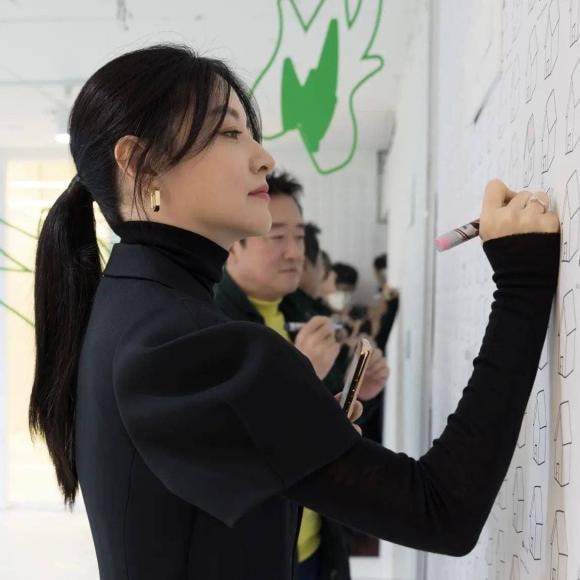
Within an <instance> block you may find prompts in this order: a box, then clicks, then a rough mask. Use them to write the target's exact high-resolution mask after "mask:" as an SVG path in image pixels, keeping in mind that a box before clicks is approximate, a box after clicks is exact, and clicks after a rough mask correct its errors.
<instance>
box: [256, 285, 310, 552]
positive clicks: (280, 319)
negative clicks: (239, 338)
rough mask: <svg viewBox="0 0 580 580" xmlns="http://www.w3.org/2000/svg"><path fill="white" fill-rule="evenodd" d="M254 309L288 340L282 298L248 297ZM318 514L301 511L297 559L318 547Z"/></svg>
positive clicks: (269, 325)
mask: <svg viewBox="0 0 580 580" xmlns="http://www.w3.org/2000/svg"><path fill="white" fill-rule="evenodd" d="M248 298H249V300H250V302H251V303H252V304H253V305H254V307H255V308H256V310H257V311H258V312H259V313H260V314H261V316H262V318H263V319H264V323H265V324H266V326H268V327H269V328H271V329H272V330H275V331H276V332H277V333H278V334H280V335H281V336H282V337H283V338H285V339H286V340H288V341H290V336H289V335H288V332H286V329H285V328H284V323H285V322H286V321H285V320H284V315H283V314H282V313H281V312H280V309H279V308H278V307H279V306H280V302H282V300H274V301H270V300H258V299H257V298H252V297H250V296H249V297H248ZM320 526H321V520H320V516H319V515H318V514H317V513H316V512H313V511H312V510H309V509H308V508H304V511H303V513H302V523H301V524H300V532H299V534H298V561H299V562H304V560H307V559H308V558H310V556H312V555H313V554H314V553H315V552H316V551H317V550H318V548H319V547H320Z"/></svg>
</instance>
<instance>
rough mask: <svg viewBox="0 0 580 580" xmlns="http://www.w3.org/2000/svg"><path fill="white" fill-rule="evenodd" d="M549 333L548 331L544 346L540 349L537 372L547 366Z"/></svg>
mask: <svg viewBox="0 0 580 580" xmlns="http://www.w3.org/2000/svg"><path fill="white" fill-rule="evenodd" d="M549 335H550V331H549V330H548V335H547V336H546V340H544V346H543V347H542V354H541V355H540V362H539V363H538V370H540V371H543V370H544V369H545V368H546V367H547V366H548V336H549Z"/></svg>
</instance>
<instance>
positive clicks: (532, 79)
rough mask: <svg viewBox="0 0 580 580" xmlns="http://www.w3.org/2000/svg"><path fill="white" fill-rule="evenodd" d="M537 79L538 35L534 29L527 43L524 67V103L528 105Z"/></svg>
mask: <svg viewBox="0 0 580 580" xmlns="http://www.w3.org/2000/svg"><path fill="white" fill-rule="evenodd" d="M537 77H538V34H537V32H536V27H535V26H534V27H533V28H532V32H531V33H530V40H529V41H528V66H527V67H526V103H529V102H530V101H531V100H532V97H533V96H534V91H535V90H536V81H537Z"/></svg>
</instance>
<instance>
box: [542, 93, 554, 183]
mask: <svg viewBox="0 0 580 580" xmlns="http://www.w3.org/2000/svg"><path fill="white" fill-rule="evenodd" d="M556 121H557V113H556V93H555V92H554V91H553V90H552V92H551V93H550V96H549V97H548V100H547V101H546V111H545V113H544V128H543V130H542V163H541V166H542V169H541V171H542V173H546V172H547V171H548V170H549V169H550V167H551V166H552V163H553V161H554V158H555V157H556Z"/></svg>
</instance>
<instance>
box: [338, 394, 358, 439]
mask: <svg viewBox="0 0 580 580" xmlns="http://www.w3.org/2000/svg"><path fill="white" fill-rule="evenodd" d="M341 394H342V393H337V394H336V395H334V398H335V399H336V400H337V401H338V402H340V396H341ZM362 412H363V405H362V403H361V402H360V401H359V400H358V399H357V400H356V401H355V402H354V403H353V405H352V411H351V413H350V417H349V419H350V422H351V423H352V426H353V427H354V428H355V430H356V431H357V432H358V434H359V435H362V429H361V428H360V427H359V426H358V425H355V424H354V422H355V421H358V420H359V419H360V416H361V415H362Z"/></svg>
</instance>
